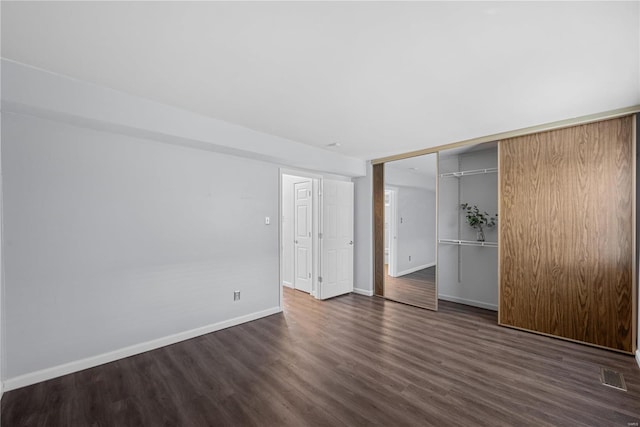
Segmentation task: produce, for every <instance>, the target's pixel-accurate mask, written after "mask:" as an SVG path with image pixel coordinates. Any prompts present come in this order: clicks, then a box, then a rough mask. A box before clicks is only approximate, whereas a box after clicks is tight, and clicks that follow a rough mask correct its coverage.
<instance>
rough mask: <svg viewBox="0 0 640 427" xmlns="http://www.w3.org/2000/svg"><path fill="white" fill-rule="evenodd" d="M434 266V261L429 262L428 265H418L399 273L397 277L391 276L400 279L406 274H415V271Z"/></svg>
mask: <svg viewBox="0 0 640 427" xmlns="http://www.w3.org/2000/svg"><path fill="white" fill-rule="evenodd" d="M434 265H436V262H435V261H434V262H430V263H428V264H423V265H418V266H417V267H412V268H409V269H407V270H402V271H399V272H398V274H397V276H393V277H401V276H404V275H406V274H411V273H415V272H416V271H420V270H424V269H425V268H429V267H433V266H434Z"/></svg>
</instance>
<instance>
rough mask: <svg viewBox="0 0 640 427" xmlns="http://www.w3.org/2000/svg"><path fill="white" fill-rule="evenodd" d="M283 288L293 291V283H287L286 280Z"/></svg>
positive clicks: (283, 282)
mask: <svg viewBox="0 0 640 427" xmlns="http://www.w3.org/2000/svg"><path fill="white" fill-rule="evenodd" d="M282 286H286V287H287V288H291V289H293V283H290V282H287V281H286V280H283V281H282Z"/></svg>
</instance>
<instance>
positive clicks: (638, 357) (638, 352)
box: [636, 349, 640, 367]
mask: <svg viewBox="0 0 640 427" xmlns="http://www.w3.org/2000/svg"><path fill="white" fill-rule="evenodd" d="M636 362H637V363H638V367H640V349H638V350H636Z"/></svg>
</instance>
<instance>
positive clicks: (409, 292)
mask: <svg viewBox="0 0 640 427" xmlns="http://www.w3.org/2000/svg"><path fill="white" fill-rule="evenodd" d="M384 296H385V298H388V299H390V300H394V301H398V302H403V303H405V304H412V305H415V306H418V307H422V308H426V309H429V310H435V309H436V267H435V266H433V267H429V268H425V269H422V270H418V271H415V272H413V273H410V274H406V275H404V276H400V277H391V276H389V274H388V265H385V277H384Z"/></svg>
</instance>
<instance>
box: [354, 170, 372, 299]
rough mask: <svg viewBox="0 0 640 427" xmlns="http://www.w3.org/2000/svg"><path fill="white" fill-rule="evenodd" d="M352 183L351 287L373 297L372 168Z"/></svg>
mask: <svg viewBox="0 0 640 427" xmlns="http://www.w3.org/2000/svg"><path fill="white" fill-rule="evenodd" d="M353 183H354V199H355V200H354V223H353V227H354V230H353V233H354V248H353V250H354V253H353V260H354V266H353V271H354V274H353V279H354V282H353V287H354V290H355V291H356V292H359V293H363V294H366V295H373V239H372V238H373V220H372V216H373V168H372V167H371V164H370V163H368V164H367V175H366V176H363V177H359V178H355V179H354V180H353Z"/></svg>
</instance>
